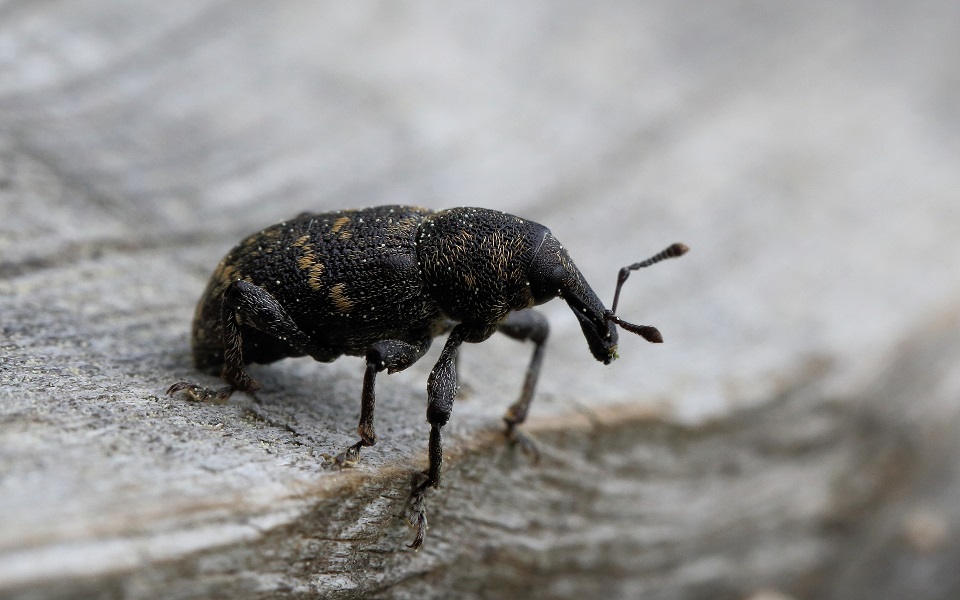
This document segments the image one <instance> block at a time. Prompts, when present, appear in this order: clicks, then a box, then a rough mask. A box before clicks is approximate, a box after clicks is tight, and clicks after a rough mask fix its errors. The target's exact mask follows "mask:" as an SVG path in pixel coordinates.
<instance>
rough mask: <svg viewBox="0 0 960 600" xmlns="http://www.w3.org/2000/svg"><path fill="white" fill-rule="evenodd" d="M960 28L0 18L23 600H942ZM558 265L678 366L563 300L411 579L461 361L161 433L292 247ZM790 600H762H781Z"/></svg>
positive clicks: (342, 11) (631, 7)
mask: <svg viewBox="0 0 960 600" xmlns="http://www.w3.org/2000/svg"><path fill="white" fill-rule="evenodd" d="M958 31H960V4H957V3H956V2H949V1H939V2H938V1H934V0H920V1H919V2H912V3H902V2H891V1H886V0H882V1H879V2H875V1H867V0H855V1H853V2H844V3H836V2H827V1H825V0H824V1H820V0H815V1H812V2H803V3H800V2H794V3H779V4H768V3H744V2H735V1H732V0H720V1H718V2H710V3H701V4H689V3H675V2H666V1H651V2H631V1H626V0H624V1H620V2H618V1H611V2H600V3H577V2H567V1H559V2H557V1H552V0H551V1H532V2H524V3H520V4H516V3H506V2H502V3H441V2H409V3H389V2H367V1H360V2H350V3H327V2H320V3H318V2H306V1H294V2H285V3H265V2H253V1H241V2H214V1H207V0H199V1H198V0H191V1H189V2H188V1H186V0H170V1H167V2H145V1H131V2H122V3H118V2H107V1H105V0H73V1H71V2H66V1H52V2H25V1H16V0H6V1H4V2H0V327H2V337H0V597H4V598H75V597H90V598H203V597H230V598H274V597H276V598H312V597H330V598H360V597H375V598H449V597H460V598H477V599H479V598H584V597H605V598H645V599H656V598H663V599H668V598H669V599H673V598H690V599H696V598H711V599H716V598H755V599H760V598H771V597H784V596H785V597H788V598H824V599H828V598H829V599H832V598H837V599H840V598H842V599H845V600H846V599H857V598H890V599H893V598H904V597H910V598H931V599H933V598H948V597H956V596H957V595H958V594H960V572H958V571H957V569H956V564H957V562H958V560H960V502H958V501H957V498H958V494H960V472H958V469H960V467H958V466H957V465H958V464H960V461H958V458H960V435H958V433H957V432H958V431H960V429H958V428H960V370H958V369H960V367H958V365H960V360H958V359H960V341H958V340H960V336H958V333H960V266H958V263H957V259H956V257H957V256H958V255H960V199H958V192H957V190H960V160H958V159H960V103H958V102H957V98H958V97H960V63H958V61H957V57H958V56H960V35H958ZM384 203H414V204H420V205H426V206H432V207H436V208H442V207H449V206H464V205H467V206H469V205H478V206H486V207H490V208H495V209H500V210H505V211H508V212H513V213H516V214H520V215H523V216H525V217H527V218H530V219H533V220H535V221H538V222H541V223H544V224H546V225H547V226H549V227H550V228H551V229H552V230H553V232H554V233H555V234H556V236H557V237H558V238H559V239H560V240H561V241H562V242H563V243H564V244H565V245H566V246H567V247H568V248H569V250H570V252H571V254H572V255H573V256H574V258H575V259H576V260H577V262H578V264H579V266H580V267H581V269H582V270H583V271H584V273H585V274H586V275H587V277H588V278H589V279H590V280H591V282H592V283H593V285H594V287H595V289H597V291H598V293H599V294H600V295H601V297H603V298H605V299H609V298H610V297H611V296H612V293H613V284H614V280H615V276H616V272H617V270H618V269H619V267H621V266H623V265H625V264H627V263H630V262H633V261H635V260H638V259H640V258H643V257H645V256H647V255H649V254H651V253H653V252H655V251H657V250H659V249H660V248H662V247H663V246H665V245H666V244H668V243H671V242H674V241H683V242H686V243H687V244H688V245H690V246H691V248H692V251H691V252H690V254H688V255H687V256H685V257H684V258H682V259H681V260H678V261H674V262H670V263H667V264H665V265H662V266H658V267H656V268H654V269H650V270H648V271H644V272H642V273H637V274H635V275H634V276H633V277H632V278H631V279H630V281H629V282H628V283H627V285H626V286H625V288H624V294H623V300H622V303H621V308H620V310H619V312H620V313H621V314H622V315H623V316H624V318H626V319H628V320H632V321H637V322H643V323H649V324H653V325H656V326H658V327H659V328H660V329H661V331H662V332H663V333H664V336H665V338H666V343H665V344H663V345H662V346H651V345H649V344H646V343H645V342H643V341H642V340H640V339H639V338H635V339H629V338H628V339H624V341H623V343H622V345H621V351H620V354H621V359H620V360H619V361H617V362H616V363H614V364H613V365H611V366H610V367H604V366H602V365H600V364H599V363H596V362H595V361H593V359H592V358H591V356H590V354H589V352H588V351H587V348H586V345H585V343H584V342H583V340H582V338H581V336H580V335H579V329H578V327H577V325H576V321H575V319H574V318H573V316H572V315H570V314H569V311H568V310H567V309H566V307H565V306H564V305H562V303H560V302H555V303H552V304H549V305H547V306H546V307H545V312H546V313H547V315H548V317H549V318H550V320H551V324H552V327H553V329H552V335H551V339H550V342H549V349H548V350H549V352H548V355H547V358H546V364H545V368H544V373H543V378H542V381H541V386H540V390H539V394H538V397H537V400H536V402H535V403H534V406H533V410H532V415H531V418H530V421H529V426H528V428H527V429H528V431H529V432H530V433H532V434H533V435H534V436H535V437H536V438H537V439H538V440H539V442H540V446H541V449H542V451H543V459H542V461H541V462H540V463H539V464H531V462H530V460H529V459H528V458H527V457H525V456H524V455H523V454H522V453H518V452H516V451H514V450H511V449H510V448H509V447H507V446H506V445H505V444H504V443H503V440H502V436H501V435H500V416H501V415H502V413H503V411H504V410H505V409H506V407H507V406H508V405H509V403H510V402H512V400H513V399H514V397H515V396H516V394H517V392H518V390H519V386H520V382H521V379H522V375H523V369H524V367H525V365H526V361H527V360H528V356H529V352H530V348H529V347H528V346H523V345H520V344H518V343H517V342H514V341H512V340H508V339H491V340H490V341H488V342H485V343H484V344H481V345H478V346H468V347H466V348H465V349H464V356H463V375H462V379H463V381H464V383H465V384H466V386H468V389H467V390H466V393H465V394H464V395H463V397H462V398H458V400H457V404H456V406H455V408H454V416H453V419H452V421H451V422H450V424H449V425H448V426H447V427H446V428H445V434H446V439H447V440H448V441H447V457H446V461H447V462H446V467H447V469H446V473H445V478H444V482H443V487H442V489H441V490H439V491H438V492H436V493H432V494H431V495H430V496H429V500H428V503H429V504H428V507H429V508H428V510H429V519H430V529H429V532H428V537H427V540H426V543H425V545H424V547H423V548H422V549H421V550H420V551H418V552H412V551H409V550H407V549H406V548H405V547H404V545H405V543H407V542H408V541H409V540H410V539H411V532H410V530H409V529H408V528H406V527H405V526H404V524H403V523H402V521H401V520H400V519H398V518H397V515H398V514H400V513H401V511H402V508H403V502H404V498H405V495H406V491H407V488H408V482H409V478H410V476H411V473H413V472H414V471H416V470H418V469H422V468H423V467H424V466H425V460H426V459H425V448H426V438H427V431H428V426H427V424H426V423H425V421H424V409H425V402H424V400H425V391H424V387H425V381H426V376H427V373H428V371H429V368H430V366H431V365H432V363H433V361H435V360H436V358H437V355H438V352H439V345H436V344H435V346H434V348H433V349H432V350H431V352H430V353H429V354H428V355H427V357H426V358H425V359H423V360H422V361H421V362H420V363H419V364H418V365H416V366H415V367H413V368H411V369H410V370H408V371H406V372H403V373H400V374H397V375H394V376H390V377H381V378H380V381H379V402H378V407H377V411H378V412H377V425H378V433H379V435H380V441H379V443H378V444H377V446H376V447H374V448H371V449H368V450H366V451H365V452H364V455H363V461H362V463H361V464H360V465H359V466H357V467H356V468H354V469H350V470H345V471H343V472H336V471H330V470H328V469H325V468H324V459H323V455H324V454H335V453H336V452H338V451H340V450H342V449H344V448H345V447H346V446H347V445H348V444H350V443H352V442H353V441H354V440H355V434H354V431H355V428H356V420H357V417H358V412H359V393H360V383H361V379H362V363H361V362H360V361H358V360H356V359H343V360H341V361H338V362H337V363H334V364H333V365H318V364H316V363H314V362H312V361H310V360H307V359H298V360H291V361H284V362H282V363H278V364H275V365H270V366H264V367H256V368H255V369H254V371H253V373H254V375H255V377H256V378H258V379H259V380H260V381H261V382H262V383H263V384H264V389H263V390H262V391H261V392H260V393H259V394H258V396H257V399H256V401H255V400H254V399H252V398H250V397H246V396H243V395H237V396H236V397H235V398H233V399H232V400H231V401H230V402H229V403H227V404H222V405H217V404H195V403H189V402H186V401H183V400H179V399H169V398H166V397H165V396H164V395H163V391H164V390H165V389H166V387H167V386H168V385H169V384H171V383H173V382H174V381H176V380H178V379H183V378H187V379H195V380H200V381H202V382H204V383H210V384H213V383H215V381H214V379H213V378H210V377H204V376H201V375H198V374H197V373H195V372H193V371H192V369H191V366H190V358H189V350H188V330H189V322H190V318H191V315H192V310H193V305H194V302H195V301H196V299H197V297H198V295H199V293H200V291H201V290H202V288H203V286H204V284H205V280H206V277H207V276H208V275H209V273H210V272H211V270H212V269H213V267H214V265H215V264H216V262H217V261H218V260H219V258H220V257H221V256H222V254H223V253H224V252H225V251H226V250H227V249H228V248H229V247H230V246H232V244H233V243H235V242H236V241H237V240H238V239H239V238H240V237H241V236H242V235H244V234H246V233H249V232H252V231H255V230H257V229H260V228H261V227H263V226H265V225H268V224H270V223H273V222H276V221H279V220H282V219H284V218H286V217H289V216H292V215H295V214H297V213H299V212H301V211H303V210H328V209H337V208H346V207H356V206H368V205H374V204H384ZM778 595H779V596H778Z"/></svg>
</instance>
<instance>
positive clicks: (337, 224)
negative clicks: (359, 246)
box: [330, 217, 352, 240]
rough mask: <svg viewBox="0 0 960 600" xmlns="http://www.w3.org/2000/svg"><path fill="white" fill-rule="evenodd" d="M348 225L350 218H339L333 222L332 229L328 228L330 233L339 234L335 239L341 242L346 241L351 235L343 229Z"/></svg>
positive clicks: (347, 230)
mask: <svg viewBox="0 0 960 600" xmlns="http://www.w3.org/2000/svg"><path fill="white" fill-rule="evenodd" d="M349 223H350V217H340V218H339V219H337V220H336V221H334V222H333V227H331V228H330V233H333V234H339V235H338V236H337V237H339V238H340V239H341V240H345V239H348V238H349V237H350V236H351V235H352V234H351V233H350V230H349V229H344V227H346V226H347V224H349ZM341 230H342V231H341Z"/></svg>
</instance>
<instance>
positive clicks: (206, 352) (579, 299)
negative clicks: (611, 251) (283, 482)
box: [167, 206, 687, 548]
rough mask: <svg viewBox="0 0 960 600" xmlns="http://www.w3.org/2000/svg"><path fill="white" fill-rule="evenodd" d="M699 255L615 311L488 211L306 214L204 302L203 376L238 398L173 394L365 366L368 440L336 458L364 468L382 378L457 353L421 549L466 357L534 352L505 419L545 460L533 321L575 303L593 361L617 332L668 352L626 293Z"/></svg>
mask: <svg viewBox="0 0 960 600" xmlns="http://www.w3.org/2000/svg"><path fill="white" fill-rule="evenodd" d="M686 251H687V247H686V246H684V245H683V244H673V245H671V246H669V247H667V248H666V249H665V250H663V251H662V252H660V253H659V254H656V255H654V256H652V257H650V258H648V259H647V260H644V261H641V262H638V263H635V264H632V265H629V266H627V267H624V268H622V269H620V272H619V274H618V277H617V286H616V292H615V294H614V300H613V303H612V305H611V307H610V308H609V309H607V308H606V307H605V306H604V305H603V302H601V301H600V299H599V298H598V297H597V295H596V293H594V291H593V289H592V288H591V287H590V285H589V284H588V283H587V281H586V279H585V278H584V277H583V275H582V274H581V272H580V270H579V269H578V268H577V266H576V265H575V264H574V263H573V260H571V258H570V256H569V254H568V253H567V251H566V250H565V249H564V247H563V246H562V245H561V244H560V242H559V241H557V239H556V238H555V237H554V236H553V234H552V233H551V232H550V230H549V229H547V228H546V227H544V226H543V225H540V224H538V223H534V222H533V221H528V220H526V219H522V218H520V217H516V216H514V215H510V214H507V213H503V212H499V211H495V210H489V209H484V208H452V209H449V210H440V211H432V210H429V209H425V208H420V207H413V206H379V207H374V208H366V209H360V210H344V211H338V212H328V213H303V214H301V215H299V216H297V217H296V218H294V219H292V220H290V221H285V222H282V223H278V224H276V225H273V226H271V227H267V228H266V229H264V230H262V231H259V232H257V233H254V234H252V235H250V236H248V237H247V238H246V239H244V240H242V241H241V242H240V243H239V244H238V245H237V246H236V247H234V248H233V249H232V250H231V251H230V252H229V253H228V254H227V255H226V256H225V257H224V258H223V260H221V261H220V264H219V265H218V266H217V267H216V269H215V270H214V272H213V275H212V276H211V277H210V281H209V283H208V284H207V287H206V290H205V291H204V292H203V295H202V296H201V297H200V300H199V302H198V303H197V307H196V311H195V314H194V320H193V328H192V333H191V346H192V353H193V361H194V364H195V366H196V368H197V369H198V370H201V371H206V372H209V373H211V374H215V375H220V376H221V377H222V379H223V380H224V381H225V382H226V384H227V385H226V387H223V388H220V389H216V390H215V389H210V388H205V387H202V386H200V385H197V384H193V383H189V382H185V381H181V382H178V383H175V384H174V385H172V386H171V387H170V389H169V390H168V391H167V393H168V394H169V395H174V394H177V393H184V394H187V395H188V396H190V397H192V398H194V399H197V400H203V399H209V398H217V399H219V400H226V399H227V398H228V397H229V396H230V395H231V394H232V393H233V392H236V391H242V392H252V391H255V390H257V389H259V388H260V384H259V383H257V382H256V381H254V380H253V379H251V378H250V376H249V375H248V374H247V372H246V370H245V366H246V365H248V364H250V363H271V362H274V361H277V360H280V359H282V358H286V357H298V356H311V357H313V358H314V359H315V360H318V361H320V362H332V361H334V360H336V359H337V358H339V357H340V356H344V355H346V356H358V357H362V358H363V359H364V360H365V361H366V371H365V373H364V377H363V388H362V390H361V393H360V423H359V426H358V427H357V434H358V435H359V437H360V440H359V441H358V442H357V443H356V444H354V445H352V446H350V447H349V448H347V449H346V450H344V451H343V452H341V453H340V454H339V455H337V456H336V457H335V458H334V460H333V463H334V464H336V465H338V466H349V465H352V464H354V463H355V462H356V461H357V460H359V457H360V450H361V448H364V447H366V446H373V445H374V444H376V442H377V435H376V433H375V430H374V418H373V413H374V405H375V404H376V394H375V389H374V388H375V385H374V384H375V381H376V377H377V374H379V373H382V372H383V371H387V373H396V372H398V371H402V370H404V369H406V368H408V367H409V366H410V365H412V364H414V363H415V362H417V360H419V359H420V358H421V357H423V355H424V354H425V353H426V352H427V350H428V349H429V348H430V345H431V342H432V341H433V339H434V338H436V337H438V336H441V335H444V334H447V339H446V342H445V343H444V345H443V350H442V351H441V353H440V358H439V359H438V360H437V362H436V364H435V365H434V367H433V369H432V370H431V372H430V376H429V378H428V380H427V421H428V422H429V424H430V437H429V441H428V445H427V449H428V461H429V466H428V468H427V470H426V471H424V472H423V473H418V474H417V475H415V476H414V478H413V482H412V491H411V494H410V497H409V500H408V515H407V518H408V520H409V521H410V524H411V525H412V526H413V527H414V528H415V530H416V533H415V538H414V540H413V542H412V543H411V544H410V547H411V548H418V547H419V546H420V545H421V544H422V542H423V538H424V534H425V531H426V527H427V518H426V510H425V506H424V497H425V493H426V491H427V490H428V489H429V488H431V487H433V488H436V487H438V486H439V484H440V471H441V465H442V463H443V450H442V440H441V435H440V430H441V428H442V427H443V426H444V425H445V424H446V423H447V421H448V420H449V418H450V414H451V411H452V409H453V402H454V396H455V395H456V393H457V352H458V349H459V348H460V346H461V344H463V343H464V342H469V343H479V342H482V341H484V340H486V339H487V338H489V337H490V336H491V335H493V334H494V333H496V332H501V333H504V334H506V335H507V336H509V337H511V338H514V339H517V340H527V341H531V342H533V356H532V358H531V360H530V363H529V365H528V367H527V371H526V376H525V380H524V383H523V387H522V388H521V391H520V395H519V398H518V399H517V400H516V402H514V403H513V404H512V405H511V406H510V407H509V408H508V410H507V412H506V414H505V415H504V417H503V420H504V422H505V423H506V435H507V437H508V438H509V439H511V440H514V441H517V442H520V443H521V444H522V445H523V446H524V447H526V448H528V449H531V450H533V445H532V443H531V442H530V440H529V438H527V437H526V436H524V435H523V434H522V433H521V432H520V430H519V429H518V426H519V425H520V424H522V423H523V422H524V420H525V419H526V417H527V412H528V410H529V408H530V403H531V401H532V400H533V394H534V390H535V388H536V385H537V379H538V377H539V375H540V367H541V364H542V362H543V355H544V347H545V344H546V341H547V337H548V334H549V325H548V323H547V321H546V319H545V318H544V316H543V315H542V314H541V313H540V312H538V311H536V310H534V309H533V307H534V306H537V305H540V304H543V303H544V302H547V301H548V300H551V299H553V298H557V297H560V298H563V300H564V301H565V302H566V303H567V304H568V305H569V306H570V308H571V309H572V311H573V314H574V315H575V316H576V318H577V320H578V322H579V324H580V328H581V329H582V331H583V336H584V338H586V341H587V346H588V348H589V349H590V352H591V354H592V355H593V357H594V358H596V359H597V360H598V361H600V362H602V363H604V364H610V362H611V361H613V360H614V359H615V358H617V327H621V328H623V329H625V330H627V331H629V332H631V333H635V334H638V335H640V336H641V337H643V338H644V339H646V340H647V341H650V342H661V341H663V339H662V337H661V335H660V332H659V331H658V330H657V329H656V328H655V327H651V326H649V325H634V324H632V323H629V322H627V321H624V320H622V319H621V318H620V317H619V316H617V314H616V309H617V303H618V301H619V298H620V289H621V287H622V286H623V283H624V282H625V281H626V280H627V278H628V277H629V275H630V273H631V272H632V271H634V270H637V269H640V268H643V267H647V266H649V265H652V264H654V263H657V262H660V261H661V260H664V259H667V258H673V257H677V256H680V255H681V254H683V253H684V252H686Z"/></svg>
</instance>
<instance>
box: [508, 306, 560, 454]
mask: <svg viewBox="0 0 960 600" xmlns="http://www.w3.org/2000/svg"><path fill="white" fill-rule="evenodd" d="M498 329H499V331H500V332H501V333H503V334H505V335H508V336H510V337H511V338H513V339H515V340H530V341H531V342H533V344H534V346H533V356H532V358H531V359H530V365H529V366H528V367H527V375H526V377H525V378H524V380H523V388H522V389H521V390H520V397H519V398H518V399H517V401H516V402H514V403H513V404H512V405H511V406H510V408H508V409H507V412H506V414H505V415H504V416H503V420H504V422H506V424H507V431H506V434H507V439H509V440H510V441H511V442H513V443H515V444H519V446H520V447H521V448H523V450H525V451H526V452H528V453H530V454H531V455H533V457H534V460H538V459H539V458H540V453H539V452H538V451H537V446H536V444H535V443H534V441H533V439H531V438H530V437H529V436H527V435H526V434H525V433H523V432H522V431H521V430H520V429H518V427H517V426H518V425H520V424H521V423H523V422H524V421H526V419H527V413H528V412H529V410H530V403H531V402H532V401H533V393H534V391H535V390H536V388H537V380H538V379H539V378H540V367H541V365H542V364H543V353H544V349H545V348H546V342H547V337H548V336H549V335H550V323H549V322H548V321H547V319H546V317H544V316H543V314H542V313H540V312H538V311H535V310H521V311H518V312H513V313H510V314H509V315H508V316H507V318H506V319H505V320H504V321H503V322H502V323H501V324H500V326H499V328H498Z"/></svg>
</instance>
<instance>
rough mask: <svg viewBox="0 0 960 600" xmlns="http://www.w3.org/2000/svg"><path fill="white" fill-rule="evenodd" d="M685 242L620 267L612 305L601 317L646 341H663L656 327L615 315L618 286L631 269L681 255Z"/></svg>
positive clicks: (620, 285) (683, 251) (621, 285)
mask: <svg viewBox="0 0 960 600" xmlns="http://www.w3.org/2000/svg"><path fill="white" fill-rule="evenodd" d="M689 249H690V248H688V247H687V246H686V245H685V244H680V243H676V244H671V245H670V246H667V247H666V248H665V249H664V250H663V251H662V252H660V253H658V254H654V255H653V256H651V257H650V258H648V259H647V260H642V261H640V262H638V263H634V264H632V265H630V266H628V267H624V268H622V269H620V273H619V274H618V275H617V290H616V292H614V294H613V306H612V307H611V308H610V310H608V311H606V312H604V313H603V318H604V320H605V321H611V322H613V323H616V324H617V325H619V326H620V327H622V328H624V329H626V330H627V331H629V332H630V333H635V334H637V335H639V336H640V337H642V338H643V339H645V340H647V341H648V342H653V343H654V344H659V343H661V342H663V336H662V335H660V331H659V330H658V329H657V328H656V327H652V326H650V325H636V324H634V323H629V322H627V321H624V320H623V319H621V318H620V317H618V316H617V304H618V303H619V302H620V288H622V287H623V283H624V282H625V281H626V280H627V278H628V277H630V272H631V271H636V270H637V269H642V268H644V267H649V266H650V265H655V264H657V263H658V262H660V261H662V260H666V259H668V258H676V257H678V256H683V255H684V254H685V253H686V252H687V250H689Z"/></svg>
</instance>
